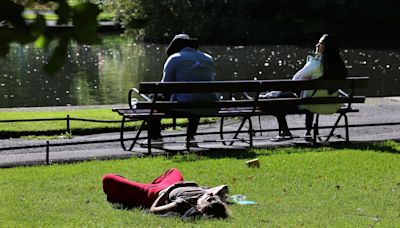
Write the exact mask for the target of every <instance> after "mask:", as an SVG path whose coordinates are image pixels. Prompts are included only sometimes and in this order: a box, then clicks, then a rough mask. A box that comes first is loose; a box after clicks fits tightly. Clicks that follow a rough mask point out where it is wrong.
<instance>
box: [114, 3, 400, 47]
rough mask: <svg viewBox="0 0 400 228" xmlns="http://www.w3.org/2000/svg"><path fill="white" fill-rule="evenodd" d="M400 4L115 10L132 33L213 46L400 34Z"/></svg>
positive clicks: (132, 6)
mask: <svg viewBox="0 0 400 228" xmlns="http://www.w3.org/2000/svg"><path fill="white" fill-rule="evenodd" d="M399 7H400V2H399V1H379V0H370V1H367V2H365V1H362V0H354V1H346V0H335V1H333V0H309V1H305V0H281V1H274V0H244V1H235V0H223V1H213V0H134V1H130V0H120V1H115V2H114V5H113V8H114V9H115V10H116V14H117V18H118V20H119V21H121V23H122V25H123V26H124V27H125V28H126V29H127V31H128V32H132V31H133V32H138V31H139V33H140V34H141V35H142V39H144V40H151V41H166V40H169V39H170V38H171V37H172V36H173V35H174V34H176V33H181V32H187V33H189V34H192V35H193V36H196V37H200V38H201V40H202V41H206V42H207V41H208V42H240V41H243V42H246V41H250V42H252V41H253V42H254V41H255V42H263V41H264V42H265V41H268V40H271V39H281V38H282V37H284V36H288V37H290V36H291V37H292V38H294V39H301V37H303V36H307V35H312V34H315V33H318V34H320V33H323V32H333V33H339V34H343V36H347V37H360V36H363V35H364V34H365V33H367V35H369V36H374V35H376V36H377V37H378V36H380V35H381V34H382V33H384V34H387V35H390V34H399V32H398V31H397V29H396V27H395V22H396V21H399V20H400V15H399V14H398V12H397V9H398V8H399Z"/></svg>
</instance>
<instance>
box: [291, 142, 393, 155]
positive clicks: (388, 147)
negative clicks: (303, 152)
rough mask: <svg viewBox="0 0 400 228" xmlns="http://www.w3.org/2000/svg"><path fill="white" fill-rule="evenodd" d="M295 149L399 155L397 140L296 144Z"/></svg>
mask: <svg viewBox="0 0 400 228" xmlns="http://www.w3.org/2000/svg"><path fill="white" fill-rule="evenodd" d="M295 147H296V148H302V149H304V148H312V149H318V148H329V149H335V150H340V149H352V150H369V151H376V152H382V153H393V154H400V144H399V141H397V140H388V141H377V142H350V143H348V142H330V143H329V144H327V145H325V144H316V145H311V144H305V143H304V144H296V146H295Z"/></svg>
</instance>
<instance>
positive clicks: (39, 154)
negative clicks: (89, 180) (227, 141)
mask: <svg viewBox="0 0 400 228" xmlns="http://www.w3.org/2000/svg"><path fill="white" fill-rule="evenodd" d="M354 107H356V108H359V109H360V110H361V111H360V112H359V113H351V114H350V115H349V121H350V124H354V125H360V124H371V123H373V124H380V123H400V98H398V97H391V98H368V99H367V101H366V103H365V104H360V105H355V106H354ZM65 108H66V107H49V108H34V109H35V110H57V109H65ZM67 108H70V109H71V108H77V107H67ZM5 110H13V111H15V110H26V109H2V111H5ZM110 110H111V107H110ZM335 118H336V117H335V115H325V116H322V117H321V118H320V125H321V126H323V125H325V124H324V123H332V122H333V121H334V120H335ZM287 119H288V123H289V125H290V127H292V128H297V127H299V128H300V127H304V116H300V115H291V116H288V118H287ZM258 122H259V121H258V119H257V118H254V119H253V124H254V125H255V126H254V127H255V128H256V129H257V128H258ZM238 124H239V121H238V120H234V119H233V120H230V121H229V122H228V125H227V126H226V129H227V130H229V129H232V130H234V129H235V128H237V126H238ZM261 124H262V127H263V128H264V129H276V128H277V123H276V119H275V118H274V117H271V116H264V117H262V118H261ZM205 129H206V130H207V131H209V130H215V131H218V129H219V124H208V125H202V126H200V127H199V132H201V131H203V130H205ZM184 130H185V129H180V130H178V131H176V133H184ZM324 132H326V131H324V130H321V132H320V133H321V134H323V133H324ZM165 133H167V132H164V134H165ZM169 133H171V132H168V134H169ZM174 133H175V132H174ZM336 133H338V134H341V135H343V136H344V131H343V129H339V131H338V132H336ZM293 134H294V136H296V137H295V139H293V140H290V141H285V142H279V143H276V142H271V141H270V140H269V139H270V138H272V137H274V136H275V135H276V131H271V132H263V133H262V135H260V134H257V135H256V138H255V139H256V140H255V143H254V146H255V147H260V148H261V147H267V148H268V147H275V146H287V145H297V144H304V143H306V142H305V141H304V139H303V138H302V136H303V134H304V130H297V131H293ZM145 135H146V132H144V135H143V136H145ZM216 138H219V136H218V135H217V136H216V135H207V136H197V139H198V140H209V141H210V142H206V143H199V146H200V148H194V149H193V151H194V152H196V151H202V150H216V151H218V150H226V149H228V150H229V149H246V148H248V145H247V144H245V143H240V142H238V143H235V144H234V146H228V147H227V146H223V145H222V143H220V142H211V141H213V140H215V139H216ZM118 139H119V133H106V134H96V135H88V136H75V137H74V138H73V139H57V140H50V141H49V143H50V147H49V158H48V159H49V162H73V161H83V160H93V159H113V158H129V157H132V156H142V155H144V154H145V153H146V152H147V150H146V149H143V148H140V147H138V146H135V148H134V149H133V151H132V152H127V151H123V150H122V148H121V146H120V142H119V141H118ZM350 139H351V141H352V142H369V141H380V140H388V139H393V140H400V124H397V125H384V126H373V127H353V128H351V129H350ZM102 140H108V142H106V143H104V142H102V143H95V144H84V143H85V142H88V141H102ZM175 141H178V142H181V143H173V144H166V151H164V150H154V154H165V153H168V152H171V151H175V152H176V151H184V150H185V148H184V143H183V142H184V138H183V137H177V138H169V139H167V142H175ZM59 143H81V144H79V145H70V146H54V144H59ZM45 144H46V141H44V140H24V139H6V140H0V148H9V147H18V146H27V145H30V146H32V145H45ZM46 156H47V155H46V147H39V148H31V149H19V150H0V167H13V166H18V165H36V164H45V163H46Z"/></svg>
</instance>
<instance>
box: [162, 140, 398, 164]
mask: <svg viewBox="0 0 400 228" xmlns="http://www.w3.org/2000/svg"><path fill="white" fill-rule="evenodd" d="M342 149H351V150H360V151H376V152H380V153H393V154H400V144H399V142H398V141H381V142H350V143H346V142H331V143H329V144H326V145H325V144H316V145H312V144H307V143H299V144H295V145H293V144H292V145H287V146H279V147H265V148H255V149H229V148H226V149H221V148H219V149H208V150H205V151H200V152H191V153H184V152H182V151H175V152H173V151H170V152H169V153H168V155H166V156H167V158H169V159H171V160H173V161H176V162H187V161H196V160H202V159H220V158H235V159H253V158H256V157H257V156H269V155H274V154H282V153H285V154H292V153H307V152H321V153H324V152H329V151H334V150H342Z"/></svg>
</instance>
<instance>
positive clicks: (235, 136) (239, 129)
mask: <svg viewBox="0 0 400 228" xmlns="http://www.w3.org/2000/svg"><path fill="white" fill-rule="evenodd" d="M248 119H249V118H248V117H243V120H242V122H241V123H240V126H239V128H238V130H237V131H236V133H235V135H234V136H233V138H232V139H237V137H238V135H239V132H240V131H241V130H242V128H243V126H244V124H245V123H246V120H248ZM233 143H234V141H232V142H230V143H229V146H232V145H233Z"/></svg>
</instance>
